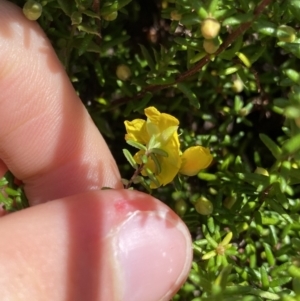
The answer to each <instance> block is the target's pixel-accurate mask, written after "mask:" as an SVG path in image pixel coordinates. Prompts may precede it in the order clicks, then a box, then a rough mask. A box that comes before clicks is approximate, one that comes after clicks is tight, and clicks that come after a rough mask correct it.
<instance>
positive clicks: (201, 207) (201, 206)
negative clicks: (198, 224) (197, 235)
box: [195, 196, 214, 215]
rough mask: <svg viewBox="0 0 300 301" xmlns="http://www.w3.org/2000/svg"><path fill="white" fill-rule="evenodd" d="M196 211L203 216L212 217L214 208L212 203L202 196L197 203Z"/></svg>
mask: <svg viewBox="0 0 300 301" xmlns="http://www.w3.org/2000/svg"><path fill="white" fill-rule="evenodd" d="M195 209H196V211H197V212H198V213H200V214H202V215H210V214H212V212H213V210H214V206H213V204H212V202H211V201H209V200H208V199H207V198H206V197H204V196H202V197H200V198H199V199H198V201H197V202H196V204H195Z"/></svg>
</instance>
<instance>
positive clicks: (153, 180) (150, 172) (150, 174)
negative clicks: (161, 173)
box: [145, 168, 160, 187]
mask: <svg viewBox="0 0 300 301" xmlns="http://www.w3.org/2000/svg"><path fill="white" fill-rule="evenodd" d="M145 171H146V174H147V176H148V177H149V179H150V180H151V181H152V182H153V183H154V184H155V185H156V186H158V187H159V186H160V183H159V181H158V179H157V178H156V176H155V175H154V174H153V172H152V171H151V170H150V169H149V168H145Z"/></svg>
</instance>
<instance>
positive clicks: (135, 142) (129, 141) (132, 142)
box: [126, 140, 147, 151]
mask: <svg viewBox="0 0 300 301" xmlns="http://www.w3.org/2000/svg"><path fill="white" fill-rule="evenodd" d="M126 143H127V144H129V145H131V146H133V147H135V148H137V149H140V150H144V151H146V150H147V147H146V146H145V145H143V144H141V143H139V142H137V141H133V140H126Z"/></svg>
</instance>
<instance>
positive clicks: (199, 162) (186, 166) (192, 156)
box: [180, 146, 213, 176]
mask: <svg viewBox="0 0 300 301" xmlns="http://www.w3.org/2000/svg"><path fill="white" fill-rule="evenodd" d="M181 159H182V165H181V168H180V173H181V174H183V175H186V176H195V175H196V174H197V173H198V172H199V171H200V170H201V169H204V168H206V167H208V166H209V165H210V163H211V162H212V159H213V157H212V155H211V153H210V151H209V149H208V148H206V147H203V146H192V147H190V148H188V149H187V150H185V151H184V153H183V154H182V157H181Z"/></svg>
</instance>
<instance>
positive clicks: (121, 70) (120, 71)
mask: <svg viewBox="0 0 300 301" xmlns="http://www.w3.org/2000/svg"><path fill="white" fill-rule="evenodd" d="M116 75H117V77H118V79H120V80H123V81H126V80H128V79H129V78H130V76H131V70H130V68H129V67H128V66H127V65H124V64H121V65H119V66H118V67H117V71H116Z"/></svg>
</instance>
